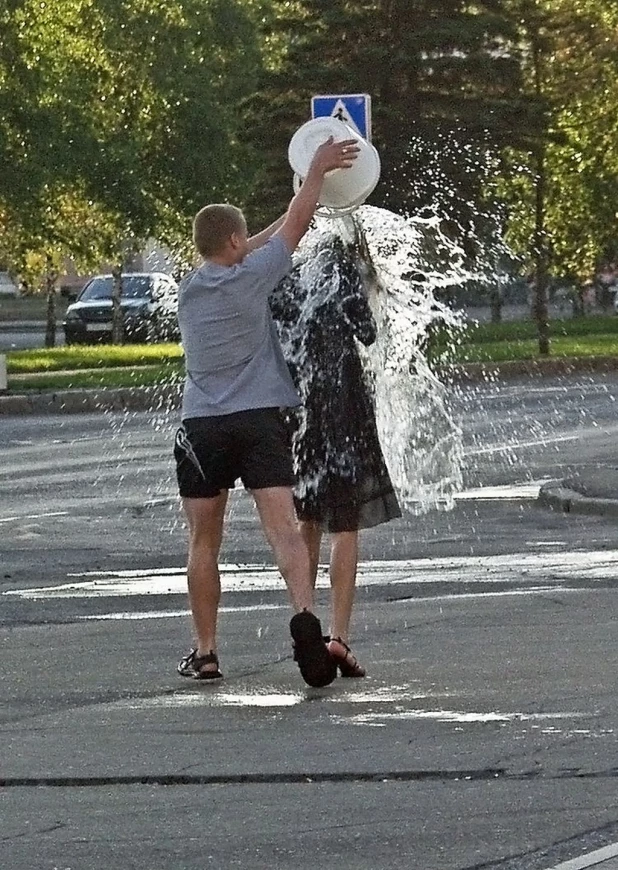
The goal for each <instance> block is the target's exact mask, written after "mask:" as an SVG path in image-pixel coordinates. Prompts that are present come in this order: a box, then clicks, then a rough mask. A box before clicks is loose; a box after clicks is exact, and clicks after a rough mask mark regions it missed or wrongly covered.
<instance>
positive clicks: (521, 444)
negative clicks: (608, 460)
mask: <svg viewBox="0 0 618 870" xmlns="http://www.w3.org/2000/svg"><path fill="white" fill-rule="evenodd" d="M582 437H583V433H581V434H577V435H555V436H554V437H553V438H535V439H534V440H532V441H516V442H514V443H512V444H497V445H496V446H494V447H477V448H475V449H474V450H468V449H465V450H464V455H465V456H480V455H482V454H489V453H510V452H512V451H514V450H522V449H523V448H525V447H547V446H548V445H549V444H559V443H562V442H565V441H579V440H580V439H581V438H582Z"/></svg>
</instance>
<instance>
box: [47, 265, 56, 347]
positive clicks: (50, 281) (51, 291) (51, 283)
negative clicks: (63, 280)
mask: <svg viewBox="0 0 618 870" xmlns="http://www.w3.org/2000/svg"><path fill="white" fill-rule="evenodd" d="M56 277H57V276H56V273H55V271H54V270H53V268H52V263H51V259H50V258H49V257H48V258H47V272H46V275H45V293H46V296H47V314H46V323H45V347H56Z"/></svg>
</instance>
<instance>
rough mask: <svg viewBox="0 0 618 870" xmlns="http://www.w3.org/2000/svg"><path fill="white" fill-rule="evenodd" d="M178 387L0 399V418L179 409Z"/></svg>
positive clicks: (24, 395)
mask: <svg viewBox="0 0 618 870" xmlns="http://www.w3.org/2000/svg"><path fill="white" fill-rule="evenodd" d="M180 400H181V392H180V387H178V386H173V387H172V386H169V387H166V386H158V387H119V388H116V389H113V390H105V389H93V390H58V391H57V392H45V393H25V394H22V395H16V396H6V395H5V396H0V417H2V416H21V415H23V414H80V413H88V412H89V413H94V412H97V411H162V410H166V411H167V410H172V409H174V408H177V407H179V406H180Z"/></svg>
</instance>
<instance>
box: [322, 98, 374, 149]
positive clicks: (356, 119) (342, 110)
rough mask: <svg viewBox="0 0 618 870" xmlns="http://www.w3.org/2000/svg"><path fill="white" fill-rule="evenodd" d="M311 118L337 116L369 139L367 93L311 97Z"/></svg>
mask: <svg viewBox="0 0 618 870" xmlns="http://www.w3.org/2000/svg"><path fill="white" fill-rule="evenodd" d="M311 117H312V118H324V117H326V118H339V120H341V121H345V123H346V124H348V125H349V126H350V127H351V128H352V129H353V130H354V131H355V132H356V133H359V134H360V135H361V136H362V137H363V139H367V141H368V142H370V141H371V97H370V96H369V94H319V95H318V96H315V97H311Z"/></svg>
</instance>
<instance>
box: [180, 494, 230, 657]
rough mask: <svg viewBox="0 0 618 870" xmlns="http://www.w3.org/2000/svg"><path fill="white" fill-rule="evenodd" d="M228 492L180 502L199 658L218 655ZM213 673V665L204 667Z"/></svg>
mask: <svg viewBox="0 0 618 870" xmlns="http://www.w3.org/2000/svg"><path fill="white" fill-rule="evenodd" d="M226 504H227V490H225V491H223V492H221V493H219V495H218V496H216V497H215V498H183V500H182V506H183V508H184V511H185V515H186V517H187V523H188V525H189V560H188V564H187V581H188V587H189V603H190V605H191V613H192V614H193V624H194V627H195V635H196V642H197V649H198V655H199V656H203V655H207V653H209V652H211V651H212V652H215V653H216V651H217V615H218V611H219V599H220V598H221V582H220V579H219V564H218V558H219V550H220V549H221V538H222V535H223V518H224V516H225V506H226ZM204 669H205V670H207V671H208V670H213V671H214V670H216V665H214V664H213V665H204Z"/></svg>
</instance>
